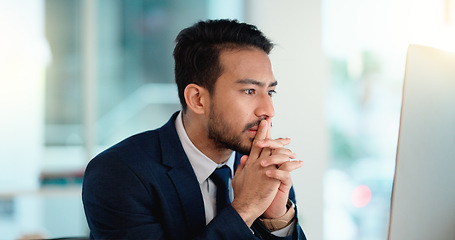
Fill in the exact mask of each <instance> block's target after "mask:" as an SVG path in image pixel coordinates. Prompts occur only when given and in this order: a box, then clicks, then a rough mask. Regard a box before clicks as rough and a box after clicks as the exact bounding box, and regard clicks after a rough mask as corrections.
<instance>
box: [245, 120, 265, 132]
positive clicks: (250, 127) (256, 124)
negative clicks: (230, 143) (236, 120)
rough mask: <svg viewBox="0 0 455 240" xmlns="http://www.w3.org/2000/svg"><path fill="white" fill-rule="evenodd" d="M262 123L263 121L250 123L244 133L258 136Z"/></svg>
mask: <svg viewBox="0 0 455 240" xmlns="http://www.w3.org/2000/svg"><path fill="white" fill-rule="evenodd" d="M261 121H262V119H260V120H258V121H255V122H252V123H249V124H247V125H246V126H245V129H244V130H243V131H244V132H249V133H252V134H254V135H256V133H257V131H258V129H259V123H260V122H261Z"/></svg>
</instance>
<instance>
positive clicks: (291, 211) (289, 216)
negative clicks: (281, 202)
mask: <svg viewBox="0 0 455 240" xmlns="http://www.w3.org/2000/svg"><path fill="white" fill-rule="evenodd" d="M286 207H287V211H286V213H285V214H284V215H283V216H281V217H279V218H264V217H259V221H260V222H261V224H262V225H263V226H264V227H265V228H266V229H267V230H269V231H271V232H272V231H277V230H280V229H283V228H285V227H287V226H289V225H290V224H291V223H292V222H293V220H294V217H295V205H294V203H293V202H292V201H291V200H288V203H287V204H286Z"/></svg>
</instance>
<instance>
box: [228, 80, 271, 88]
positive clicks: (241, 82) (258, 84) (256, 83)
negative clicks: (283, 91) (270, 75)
mask: <svg viewBox="0 0 455 240" xmlns="http://www.w3.org/2000/svg"><path fill="white" fill-rule="evenodd" d="M236 83H238V84H253V85H257V86H259V87H264V86H265V84H264V83H263V82H260V81H258V80H254V79H249V78H246V79H240V80H238V81H237V82H236ZM276 85H278V81H276V80H275V81H274V82H272V83H271V84H269V86H268V87H275V86H276Z"/></svg>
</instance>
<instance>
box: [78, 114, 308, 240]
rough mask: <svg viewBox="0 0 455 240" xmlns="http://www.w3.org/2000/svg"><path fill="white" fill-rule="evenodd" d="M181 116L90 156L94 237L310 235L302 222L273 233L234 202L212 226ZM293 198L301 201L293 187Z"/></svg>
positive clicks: (87, 201) (86, 189)
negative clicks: (183, 139)
mask: <svg viewBox="0 0 455 240" xmlns="http://www.w3.org/2000/svg"><path fill="white" fill-rule="evenodd" d="M176 117H177V113H175V114H174V115H173V116H172V117H171V119H170V120H169V122H168V123H166V124H165V125H164V126H163V127H161V128H159V129H157V130H153V131H147V132H143V133H140V134H137V135H134V136H131V137H129V138H127V139H125V140H123V141H122V142H120V143H118V144H116V145H114V146H112V147H111V148H109V149H107V150H105V151H104V152H102V153H100V154H99V155H98V156H96V157H95V158H94V159H92V160H91V161H90V163H89V164H88V166H87V168H86V171H85V176H84V182H83V189H82V200H83V203H84V209H85V214H86V217H87V222H88V225H89V227H90V230H91V233H90V238H91V239H178V240H182V239H305V235H304V234H303V231H302V229H301V228H300V226H299V225H298V224H296V227H295V230H294V232H293V234H292V235H291V236H289V237H286V238H279V237H275V236H273V235H272V234H270V233H269V232H268V231H267V230H266V229H265V228H264V227H263V226H262V225H261V224H260V223H259V222H258V221H256V222H255V223H254V224H253V226H252V227H251V229H250V228H248V226H247V225H246V224H245V222H244V221H243V220H242V218H241V217H240V215H239V214H238V213H237V211H236V210H235V209H234V208H233V207H232V206H230V205H229V206H228V207H226V208H225V209H224V210H223V211H221V212H220V213H219V214H218V215H217V216H216V217H215V218H214V219H213V220H212V221H211V222H210V223H209V224H208V225H207V226H206V221H205V212H204V203H203V199H202V194H201V191H200V187H199V183H198V181H197V178H196V175H195V173H194V171H193V169H192V167H191V164H190V162H189V160H188V158H187V156H186V155H185V152H184V150H183V147H182V145H181V143H180V140H179V138H178V135H177V131H176V129H175V123H174V121H175V118H176ZM240 157H241V155H240V154H237V155H236V164H235V165H236V166H237V165H238V163H239V160H240ZM290 198H291V200H293V201H294V202H295V197H294V192H293V190H292V191H291V194H290ZM253 232H254V235H253Z"/></svg>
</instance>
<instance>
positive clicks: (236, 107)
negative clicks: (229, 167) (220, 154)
mask: <svg viewBox="0 0 455 240" xmlns="http://www.w3.org/2000/svg"><path fill="white" fill-rule="evenodd" d="M220 63H221V66H222V67H223V73H222V74H221V76H220V77H219V78H218V79H217V81H216V84H215V88H214V91H213V94H212V95H211V102H210V103H211V104H210V112H209V121H208V134H209V138H210V139H212V140H213V141H214V143H215V144H216V145H217V146H218V147H220V148H227V149H232V150H235V151H238V152H240V153H242V154H249V152H250V150H251V144H252V142H253V139H254V137H255V136H256V132H257V128H258V125H259V122H260V121H261V120H263V119H267V120H269V121H270V119H271V118H272V117H273V116H274V115H275V111H274V109H273V103H272V99H271V97H272V94H273V93H275V87H276V84H277V82H276V80H275V78H274V76H273V72H272V66H271V63H270V59H269V57H268V55H267V54H266V53H265V52H263V51H262V50H259V49H255V48H249V49H242V50H239V49H236V50H225V51H222V52H221V54H220Z"/></svg>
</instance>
